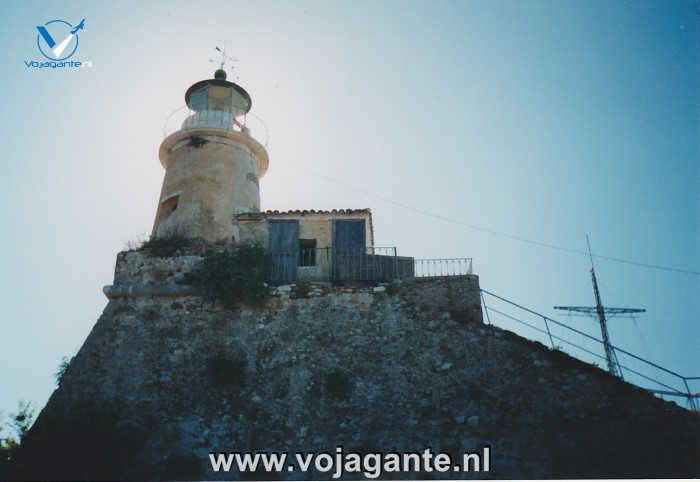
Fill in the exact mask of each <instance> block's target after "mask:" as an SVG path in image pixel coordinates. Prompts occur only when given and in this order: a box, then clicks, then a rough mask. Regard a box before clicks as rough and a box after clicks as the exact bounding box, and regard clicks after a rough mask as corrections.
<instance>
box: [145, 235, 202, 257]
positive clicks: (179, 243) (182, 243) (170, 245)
mask: <svg viewBox="0 0 700 482" xmlns="http://www.w3.org/2000/svg"><path fill="white" fill-rule="evenodd" d="M191 245H192V240H191V239H190V238H188V237H186V236H185V235H184V234H183V233H181V232H180V231H172V232H170V233H168V234H166V235H164V236H159V237H155V236H154V237H152V238H151V239H149V240H148V241H144V242H143V244H142V245H141V249H143V250H144V251H147V252H148V253H150V254H151V255H152V256H155V257H156V258H167V257H169V256H173V255H174V254H175V253H176V252H177V251H178V250H179V249H182V248H186V247H188V246H191Z"/></svg>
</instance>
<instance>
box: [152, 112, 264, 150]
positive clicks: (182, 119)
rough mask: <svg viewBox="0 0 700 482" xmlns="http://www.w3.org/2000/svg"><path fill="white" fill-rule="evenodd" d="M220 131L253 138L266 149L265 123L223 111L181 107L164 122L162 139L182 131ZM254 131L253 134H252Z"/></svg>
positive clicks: (252, 116)
mask: <svg viewBox="0 0 700 482" xmlns="http://www.w3.org/2000/svg"><path fill="white" fill-rule="evenodd" d="M193 129H221V130H225V131H235V132H240V133H241V134H244V135H246V136H249V137H253V138H255V140H256V141H257V142H259V143H260V144H262V145H263V146H264V147H267V142H268V135H267V127H266V126H265V123H264V122H263V121H262V120H261V119H260V118H258V117H257V116H254V115H253V114H250V113H248V114H243V115H241V113H240V112H231V111H225V110H218V109H212V110H197V111H195V110H191V109H189V108H188V107H187V106H183V107H181V108H179V109H177V110H176V111H174V112H173V113H172V114H170V116H168V119H167V120H166V122H165V126H164V128H163V137H164V138H165V137H168V136H169V135H171V134H173V133H175V132H177V131H182V130H193ZM253 131H254V132H253Z"/></svg>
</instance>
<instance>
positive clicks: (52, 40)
mask: <svg viewBox="0 0 700 482" xmlns="http://www.w3.org/2000/svg"><path fill="white" fill-rule="evenodd" d="M80 30H83V31H84V30H85V19H82V20H81V21H80V23H78V24H77V25H76V26H73V24H71V23H70V22H68V21H66V20H59V19H56V20H49V21H48V22H46V23H45V24H43V25H38V26H37V27H36V31H37V35H36V46H37V48H38V49H39V53H41V55H43V56H44V58H45V59H47V60H48V61H36V60H25V61H24V63H25V65H26V66H27V68H32V67H33V68H45V67H50V68H54V69H55V68H57V67H63V68H65V67H91V66H92V62H91V61H87V62H86V61H75V60H69V59H71V57H73V56H74V55H75V53H76V52H77V50H78V44H79V42H80V36H79V35H78V32H79V31H80Z"/></svg>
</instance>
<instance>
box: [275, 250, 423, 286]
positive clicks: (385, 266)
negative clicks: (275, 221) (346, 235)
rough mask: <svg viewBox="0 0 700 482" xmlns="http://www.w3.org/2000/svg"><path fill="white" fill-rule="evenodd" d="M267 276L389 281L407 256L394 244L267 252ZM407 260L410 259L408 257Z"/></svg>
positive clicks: (280, 279)
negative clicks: (392, 245) (399, 254)
mask: <svg viewBox="0 0 700 482" xmlns="http://www.w3.org/2000/svg"><path fill="white" fill-rule="evenodd" d="M269 259H270V260H269V276H270V281H272V282H273V283H278V284H280V283H292V282H295V281H392V280H394V279H398V278H400V277H401V274H402V273H401V267H400V264H401V263H402V262H403V261H402V260H404V259H406V258H399V257H398V256H397V255H396V248H395V247H378V246H371V247H368V248H361V249H336V248H303V247H302V248H301V249H300V250H298V251H292V252H279V251H278V252H274V251H273V252H271V253H270V254H269ZM409 259H410V258H409Z"/></svg>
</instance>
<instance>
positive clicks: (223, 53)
mask: <svg viewBox="0 0 700 482" xmlns="http://www.w3.org/2000/svg"><path fill="white" fill-rule="evenodd" d="M214 48H215V49H216V51H217V52H219V54H221V61H215V60H214V59H209V62H219V69H220V70H224V66H225V65H226V62H232V63H233V62H238V59H237V58H235V57H231V56H230V55H226V42H224V48H223V49H222V48H220V47H219V46H218V45H215V46H214ZM231 68H232V69H233V67H231Z"/></svg>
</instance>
